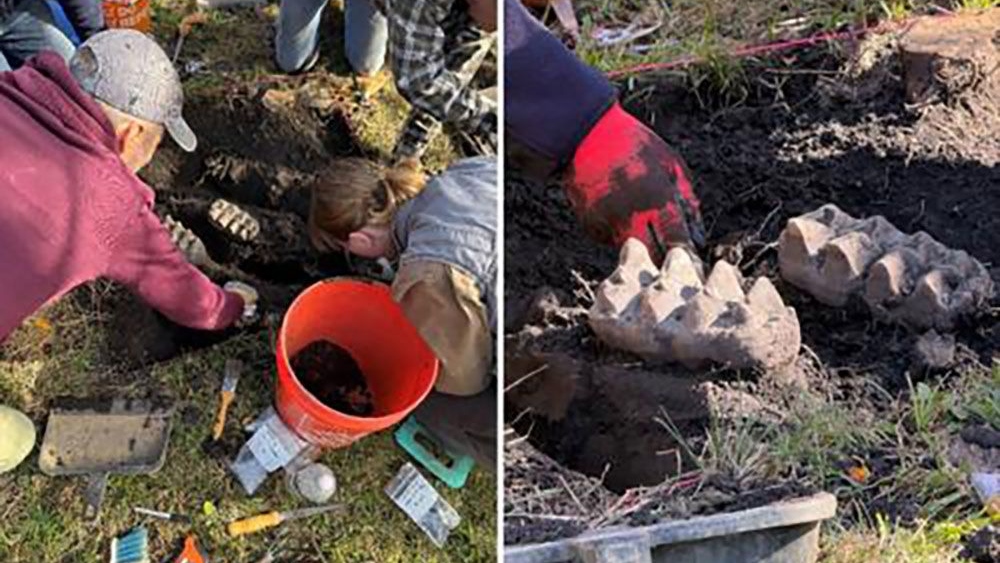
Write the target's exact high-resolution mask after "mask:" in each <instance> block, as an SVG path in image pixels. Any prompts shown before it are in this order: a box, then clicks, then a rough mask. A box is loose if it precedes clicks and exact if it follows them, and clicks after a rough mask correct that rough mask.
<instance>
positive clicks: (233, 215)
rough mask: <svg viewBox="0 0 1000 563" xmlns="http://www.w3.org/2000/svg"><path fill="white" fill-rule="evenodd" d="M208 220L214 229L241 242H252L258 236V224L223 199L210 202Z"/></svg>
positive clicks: (247, 214)
mask: <svg viewBox="0 0 1000 563" xmlns="http://www.w3.org/2000/svg"><path fill="white" fill-rule="evenodd" d="M208 218H209V220H211V222H212V224H213V225H215V227H216V228H218V229H219V230H221V231H222V232H224V233H226V234H227V235H228V236H231V237H233V238H235V239H237V240H239V241H242V242H253V240H254V239H256V238H257V235H258V234H260V223H259V222H258V221H257V219H254V217H253V216H252V215H250V214H249V213H247V212H246V211H245V210H243V209H241V208H240V207H239V206H238V205H236V204H235V203H232V202H229V201H226V200H224V199H217V200H215V201H214V202H212V206H211V207H210V208H209V210H208Z"/></svg>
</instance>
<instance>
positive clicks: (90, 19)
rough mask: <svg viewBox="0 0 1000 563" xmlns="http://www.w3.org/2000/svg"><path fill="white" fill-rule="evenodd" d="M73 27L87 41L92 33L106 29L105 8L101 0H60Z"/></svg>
mask: <svg viewBox="0 0 1000 563" xmlns="http://www.w3.org/2000/svg"><path fill="white" fill-rule="evenodd" d="M59 5H60V6H62V9H63V11H64V12H66V17H67V18H68V19H69V22H70V23H71V24H73V29H75V30H76V33H77V34H78V35H79V36H80V39H81V40H83V41H86V40H87V38H88V37H90V36H91V35H93V34H95V33H97V32H99V31H103V30H104V9H103V8H102V7H101V0H59Z"/></svg>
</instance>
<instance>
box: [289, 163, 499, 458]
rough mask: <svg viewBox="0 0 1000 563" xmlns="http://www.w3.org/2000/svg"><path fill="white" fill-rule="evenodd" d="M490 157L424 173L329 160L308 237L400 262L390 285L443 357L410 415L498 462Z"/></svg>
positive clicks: (320, 245)
mask: <svg viewBox="0 0 1000 563" xmlns="http://www.w3.org/2000/svg"><path fill="white" fill-rule="evenodd" d="M498 180H499V179H498V177H497V163H496V158H494V157H477V158H468V159H464V160H460V161H458V162H456V163H454V164H452V165H451V166H450V167H449V168H448V169H446V170H445V171H444V172H442V173H441V174H439V175H437V176H435V177H433V178H430V179H428V178H426V177H425V176H424V174H423V173H422V172H421V171H420V170H419V169H418V168H417V167H415V166H413V165H410V164H407V163H403V164H399V165H396V166H394V167H386V166H383V165H381V164H378V163H375V162H372V161H369V160H365V159H361V158H345V159H341V160H337V161H335V162H333V163H332V164H331V165H330V166H329V167H328V168H327V169H326V170H325V171H323V172H322V173H321V174H320V175H319V177H318V179H317V181H316V182H315V184H314V185H313V186H312V194H311V197H312V200H311V204H310V211H309V227H308V228H309V238H310V240H311V241H312V244H313V245H314V246H315V247H316V248H317V249H318V250H320V251H321V252H342V251H347V252H350V253H352V254H355V255H358V256H362V257H365V258H387V259H389V260H390V261H392V262H395V263H397V264H398V266H397V269H396V270H397V273H396V276H395V279H394V280H393V283H392V293H393V296H394V298H395V299H396V301H398V302H399V304H400V305H401V306H402V308H403V311H404V312H405V314H406V316H407V318H408V319H409V320H410V321H411V322H412V323H413V325H414V326H415V327H416V328H417V330H418V331H419V332H420V334H421V336H423V338H424V340H425V341H427V343H428V345H429V346H430V347H431V349H433V350H434V352H435V354H436V355H437V357H438V359H439V360H440V362H441V371H440V374H439V376H438V380H437V383H436V385H435V391H434V392H433V393H431V395H430V396H429V397H428V398H427V400H426V401H425V402H424V403H423V404H422V405H421V406H420V407H419V408H418V409H417V411H416V413H415V414H416V416H417V419H418V420H420V422H422V423H423V424H424V426H426V427H427V428H428V429H430V430H431V432H433V433H434V434H435V435H436V436H437V437H438V438H439V439H441V440H442V441H444V442H445V443H446V444H447V445H449V446H451V447H453V448H454V449H457V450H459V451H462V452H465V453H468V454H469V455H471V456H473V457H474V458H475V459H476V460H477V461H478V462H479V463H480V464H481V465H484V466H486V467H487V468H489V469H491V470H492V469H493V468H494V467H495V464H496V384H495V374H496V372H495V367H494V342H495V340H496V283H497V267H498V266H497V216H498V211H497V191H498V187H497V184H498Z"/></svg>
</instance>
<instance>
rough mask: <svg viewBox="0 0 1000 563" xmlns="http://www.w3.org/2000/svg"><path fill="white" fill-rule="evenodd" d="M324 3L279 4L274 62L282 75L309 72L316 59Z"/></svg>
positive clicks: (306, 0)
mask: <svg viewBox="0 0 1000 563" xmlns="http://www.w3.org/2000/svg"><path fill="white" fill-rule="evenodd" d="M327 2H328V0H281V7H280V8H279V10H278V31H277V35H276V37H275V40H274V47H275V59H276V60H277V62H278V67H279V68H281V70H283V71H285V72H300V71H306V70H309V67H311V66H312V65H313V64H315V62H316V59H317V58H318V54H319V53H318V49H319V26H320V23H321V22H322V19H323V8H325V7H326V5H327Z"/></svg>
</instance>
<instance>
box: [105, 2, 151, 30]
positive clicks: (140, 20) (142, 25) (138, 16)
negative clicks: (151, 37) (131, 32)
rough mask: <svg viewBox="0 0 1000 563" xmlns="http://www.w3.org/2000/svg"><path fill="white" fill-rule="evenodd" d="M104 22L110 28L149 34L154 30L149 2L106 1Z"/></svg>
mask: <svg viewBox="0 0 1000 563" xmlns="http://www.w3.org/2000/svg"><path fill="white" fill-rule="evenodd" d="M104 21H105V23H107V25H108V27H110V28H115V29H118V28H129V29H136V30H139V31H141V32H143V33H149V32H150V31H152V29H153V18H152V16H151V14H150V10H149V0H104Z"/></svg>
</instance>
